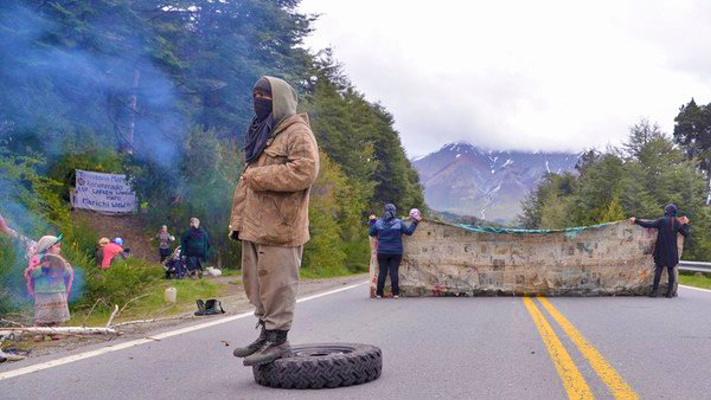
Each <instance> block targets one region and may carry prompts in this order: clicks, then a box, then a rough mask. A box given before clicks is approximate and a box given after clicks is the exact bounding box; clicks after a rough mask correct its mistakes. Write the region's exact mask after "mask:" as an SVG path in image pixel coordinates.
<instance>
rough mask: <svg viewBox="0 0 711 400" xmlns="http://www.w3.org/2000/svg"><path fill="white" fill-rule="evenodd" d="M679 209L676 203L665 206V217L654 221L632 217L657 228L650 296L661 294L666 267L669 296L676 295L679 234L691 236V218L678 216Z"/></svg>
mask: <svg viewBox="0 0 711 400" xmlns="http://www.w3.org/2000/svg"><path fill="white" fill-rule="evenodd" d="M678 212H679V209H678V208H677V206H676V205H674V204H669V205H667V206H666V207H664V217H662V218H659V219H656V220H654V221H646V220H642V219H637V218H635V217H632V218H630V221H632V222H633V223H635V224H637V225H641V226H643V227H645V228H656V229H657V232H658V234H657V242H656V244H655V245H654V283H653V284H652V293H650V295H649V297H658V296H659V281H660V279H661V277H662V270H663V269H664V268H665V267H666V269H667V276H668V277H669V279H668V283H667V297H668V298H671V297H674V280H675V276H674V267H676V266H677V264H679V247H678V245H677V238H678V234H679V233H681V234H682V235H684V237H688V236H689V232H690V228H689V218H687V217H686V216H683V217H681V218H676V215H677V213H678Z"/></svg>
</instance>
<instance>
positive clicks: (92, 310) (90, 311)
mask: <svg viewBox="0 0 711 400" xmlns="http://www.w3.org/2000/svg"><path fill="white" fill-rule="evenodd" d="M102 300H103V299H96V301H95V302H94V305H93V306H91V309H90V310H89V313H88V314H86V316H85V317H84V319H83V320H82V321H81V326H86V320H87V319H88V318H89V317H90V316H91V313H93V312H94V308H96V306H97V305H98V304H99V302H100V301H102Z"/></svg>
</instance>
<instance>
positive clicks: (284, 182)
mask: <svg viewBox="0 0 711 400" xmlns="http://www.w3.org/2000/svg"><path fill="white" fill-rule="evenodd" d="M266 78H267V79H268V80H269V83H270V85H271V89H272V115H273V117H274V119H275V120H276V121H278V122H277V126H276V127H275V128H274V130H273V132H272V134H271V135H270V137H269V140H268V141H267V147H266V148H265V149H264V152H262V154H261V155H260V156H259V158H258V159H257V160H256V161H254V162H252V163H251V164H248V165H247V167H246V168H245V170H244V172H243V173H242V177H241V178H240V180H239V183H238V184H237V188H236V189H235V192H234V196H233V198H232V216H231V218H230V227H229V229H230V237H231V238H234V237H235V235H234V232H237V233H238V235H239V239H240V240H247V241H250V242H254V243H258V244H265V245H276V246H301V245H303V244H304V243H306V242H308V241H309V194H310V190H311V185H312V184H313V183H314V181H315V180H316V176H317V175H318V171H319V155H318V145H317V144H316V138H315V137H314V134H313V132H311V126H310V124H309V118H308V116H307V115H306V114H296V106H297V104H298V96H297V95H296V91H295V90H294V89H293V88H292V87H291V86H289V84H288V83H286V82H284V81H283V80H281V79H278V78H273V77H266Z"/></svg>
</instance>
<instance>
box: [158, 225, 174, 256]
mask: <svg viewBox="0 0 711 400" xmlns="http://www.w3.org/2000/svg"><path fill="white" fill-rule="evenodd" d="M156 239H158V241H159V242H160V244H159V245H158V254H159V255H160V262H161V263H162V262H163V261H165V259H166V258H168V257H169V256H170V254H171V253H172V252H173V251H172V250H171V248H170V247H171V243H173V242H174V241H175V236H173V235H171V234H170V233H168V226H166V225H163V226H161V227H160V231H159V232H158V234H157V235H156Z"/></svg>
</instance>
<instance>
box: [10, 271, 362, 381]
mask: <svg viewBox="0 0 711 400" xmlns="http://www.w3.org/2000/svg"><path fill="white" fill-rule="evenodd" d="M366 283H368V281H365V282H361V283H356V284H355V285H350V286H345V287H342V288H339V289H335V290H330V291H328V292H323V293H319V294H315V295H313V296H308V297H303V298H301V299H298V300H296V302H297V303H301V302H304V301H309V300H313V299H317V298H319V297H324V296H328V295H332V294H336V293H339V292H343V291H345V290H350V289H353V288H355V287H358V286H362V285H365V284H366ZM253 314H254V311H253V310H252V311H247V312H244V313H242V314H237V315H233V316H230V317H225V318H220V319H216V320H214V321H210V322H205V323H203V324H198V325H193V326H188V327H186V328H181V329H176V330H173V331H168V332H163V333H160V334H157V335H152V336H151V338H150V339H138V340H133V341H130V342H125V343H120V344H117V345H115V346H108V347H103V348H101V349H97V350H92V351H87V352H86V353H80V354H75V355H73V356H67V357H63V358H58V359H56V360H51V361H47V362H43V363H38V364H34V365H30V366H28V367H25V368H18V369H15V370H12V371H7V372H3V373H0V381H1V380H3V379H9V378H14V377H16V376H20V375H25V374H29V373H32V372H37V371H42V370H43V369H47V368H52V367H58V366H60V365H64V364H69V363H70V362H74V361H79V360H84V359H87V358H91V357H96V356H100V355H102V354H107V353H113V352H114V351H119V350H123V349H128V348H131V347H135V346H140V345H142V344H146V343H154V342H155V341H156V340H161V339H166V338H169V337H172V336H177V335H182V334H184V333H190V332H194V331H198V330H200V329H206V328H210V327H213V326H215V325H220V324H224V323H227V322H232V321H235V320H238V319H242V318H246V317H249V316H251V315H253Z"/></svg>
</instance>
